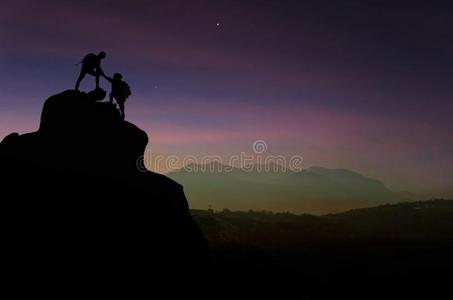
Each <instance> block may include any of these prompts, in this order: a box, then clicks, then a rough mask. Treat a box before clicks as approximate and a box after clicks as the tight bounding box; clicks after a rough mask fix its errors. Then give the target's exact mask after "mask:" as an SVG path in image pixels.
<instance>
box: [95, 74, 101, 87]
mask: <svg viewBox="0 0 453 300" xmlns="http://www.w3.org/2000/svg"><path fill="white" fill-rule="evenodd" d="M94 76H95V77H96V89H98V88H99V77H101V72H99V70H96V73H95V75H94Z"/></svg>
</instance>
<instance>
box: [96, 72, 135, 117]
mask: <svg viewBox="0 0 453 300" xmlns="http://www.w3.org/2000/svg"><path fill="white" fill-rule="evenodd" d="M102 76H104V78H105V79H107V80H108V81H109V82H110V83H111V84H112V91H111V92H110V95H109V96H110V103H113V98H115V100H116V103H118V105H119V107H120V113H121V118H123V120H124V119H125V117H126V116H125V113H124V102H126V99H127V97H129V96H130V95H131V89H130V87H129V85H128V84H127V83H126V82H124V81H123V80H122V79H123V75H121V74H120V73H115V74H114V75H113V78H110V77H108V76H106V75H105V74H104V73H102Z"/></svg>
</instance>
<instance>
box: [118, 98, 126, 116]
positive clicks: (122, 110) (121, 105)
mask: <svg viewBox="0 0 453 300" xmlns="http://www.w3.org/2000/svg"><path fill="white" fill-rule="evenodd" d="M118 104H119V105H120V111H121V117H122V118H123V120H124V119H125V118H126V115H125V113H124V101H119V103H118Z"/></svg>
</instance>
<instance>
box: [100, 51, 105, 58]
mask: <svg viewBox="0 0 453 300" xmlns="http://www.w3.org/2000/svg"><path fill="white" fill-rule="evenodd" d="M98 57H99V58H100V59H103V58H105V52H104V51H101V52H99V54H98Z"/></svg>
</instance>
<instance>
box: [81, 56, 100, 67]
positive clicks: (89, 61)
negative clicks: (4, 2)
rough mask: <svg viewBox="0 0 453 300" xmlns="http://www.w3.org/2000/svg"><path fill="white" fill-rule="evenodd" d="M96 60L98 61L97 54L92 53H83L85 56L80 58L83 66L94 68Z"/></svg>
mask: <svg viewBox="0 0 453 300" xmlns="http://www.w3.org/2000/svg"><path fill="white" fill-rule="evenodd" d="M97 61H98V56H97V55H96V54H94V53H89V54H87V55H85V57H84V58H83V59H82V64H83V66H85V67H88V68H94V67H96V65H97Z"/></svg>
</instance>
